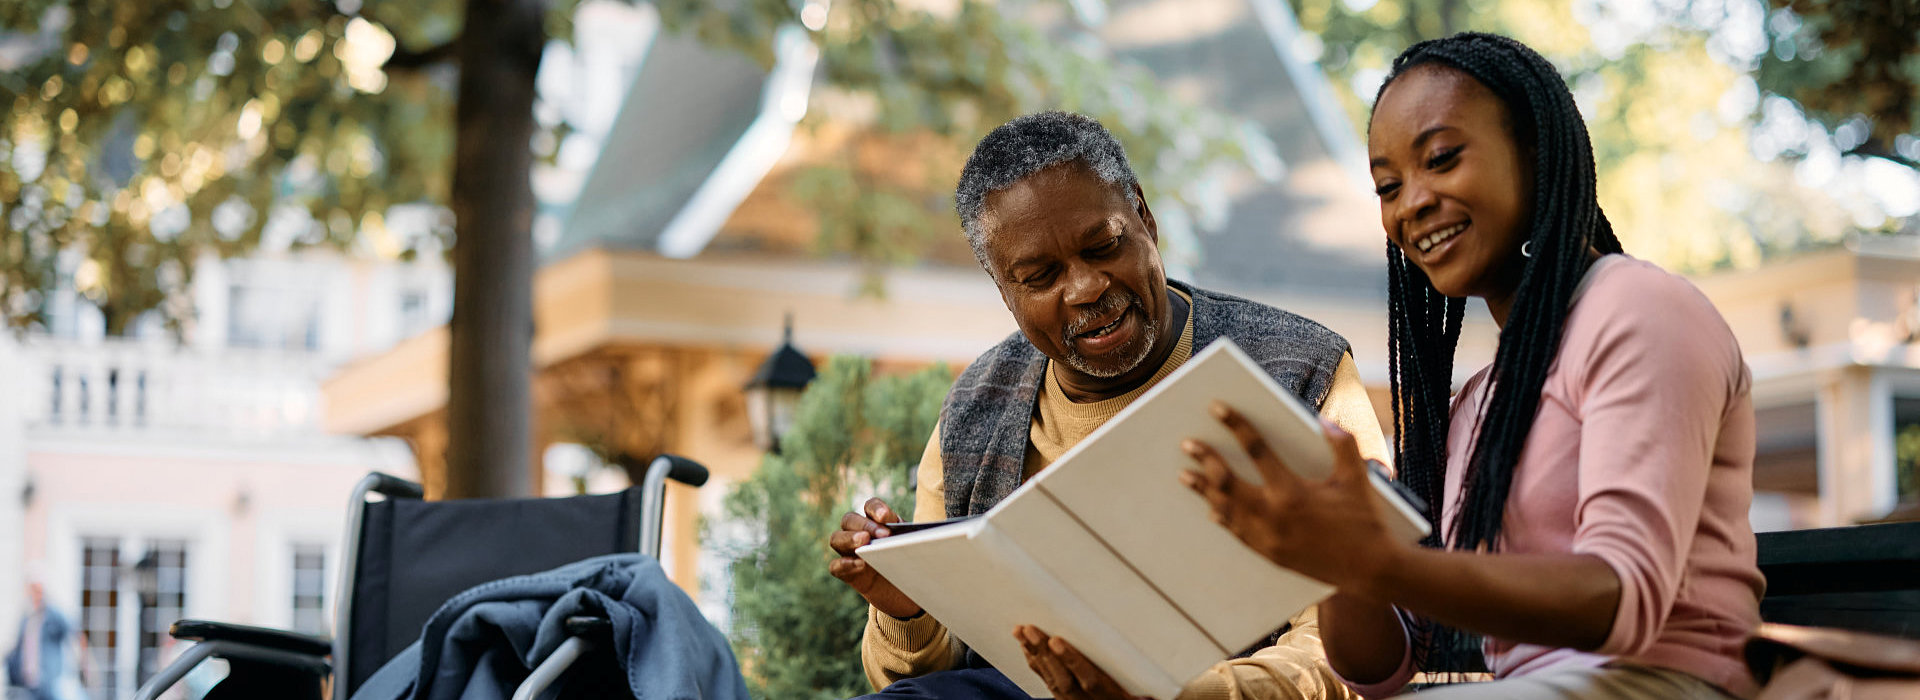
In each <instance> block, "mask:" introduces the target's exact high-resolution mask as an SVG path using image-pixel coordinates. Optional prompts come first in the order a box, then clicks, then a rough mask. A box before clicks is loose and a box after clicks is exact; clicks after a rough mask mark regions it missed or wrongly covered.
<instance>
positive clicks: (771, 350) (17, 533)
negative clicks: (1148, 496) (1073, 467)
mask: <svg viewBox="0 0 1920 700" xmlns="http://www.w3.org/2000/svg"><path fill="white" fill-rule="evenodd" d="M1462 30H1481V31H1495V32H1501V33H1506V34H1509V35H1512V36H1514V37H1517V38H1519V39H1521V40H1522V41H1525V42H1527V43H1528V44H1530V45H1532V46H1534V47H1536V48H1538V49H1539V50H1540V51H1541V52H1542V53H1544V54H1545V55H1547V56H1548V57H1549V58H1550V59H1552V60H1553V61H1554V63H1555V64H1556V65H1557V66H1558V67H1559V68H1560V69H1561V71H1562V73H1563V74H1564V75H1565V76H1566V78H1567V81H1568V83H1569V85H1570V86H1571V87H1572V89H1573V91H1574V93H1575V96H1576V99H1577V101H1578V103H1579V105H1580V108H1581V110H1582V112H1583V114H1584V115H1585V116H1586V119H1587V123H1588V127H1589V129H1590V131H1591V133H1592V136H1593V143H1594V149H1595V156H1596V158H1597V160H1598V165H1599V182H1600V197H1601V202H1602V205H1603V206H1604V207H1605V209H1606V211H1607V212H1608V215H1609V217H1610V219H1611V220H1612V221H1613V223H1614V228H1615V230H1616V231H1617V232H1618V233H1619V235H1620V237H1621V239H1622V241H1623V243H1624V244H1625V246H1626V249H1627V251H1628V252H1629V253H1632V254H1634V255H1636V256H1638V257H1641V258H1645V259H1648V260H1652V261H1654V262H1656V263H1659V264H1661V265H1663V266H1666V267H1667V268H1668V269H1671V270H1675V271H1678V272H1682V273H1684V274H1687V275H1689V276H1690V277H1692V279H1693V280H1694V281H1695V283H1696V284H1697V285H1699V286H1700V288H1701V289H1702V290H1703V291H1705V292H1706V293H1707V295H1708V296H1709V298H1711V299H1712V300H1713V302H1714V303H1715V304H1716V305H1717V306H1718V307H1719V308H1720V310H1721V313H1722V314H1723V315H1725V316H1726V317H1727V319H1728V321H1729V323H1731V324H1732V326H1733V328H1734V330H1735V332H1736V334H1737V335H1738V336H1739V338H1740V341H1741V343H1742V346H1743V348H1744V350H1745V352H1746V354H1747V359H1748V362H1749V364H1750V366H1751V368H1752V370H1753V374H1754V379H1755V385H1754V387H1755V388H1754V397H1755V404H1756V408H1757V411H1758V416H1759V424H1760V434H1759V438H1758V439H1759V444H1758V448H1759V454H1760V457H1759V462H1758V464H1757V466H1756V474H1755V479H1756V483H1755V487H1756V490H1757V495H1756V499H1755V504H1754V508H1753V512H1752V517H1753V522H1754V525H1755V527H1756V528H1757V529H1762V530H1774V529H1786V528H1804V527H1818V526H1829V525H1840V524H1850V523H1855V522H1862V521H1868V520H1878V519H1884V518H1905V517H1913V513H1914V506H1913V504H1914V502H1915V499H1916V489H1917V488H1920V487H1917V486H1916V480H1915V479H1914V474H1915V471H1916V469H1920V466H1916V465H1920V224H1917V223H1916V222H1920V219H1916V215H1920V139H1916V136H1915V133H1914V132H1915V129H1916V123H1915V115H1916V109H1920V104H1917V103H1916V82H1917V81H1920V69H1916V68H1915V64H1913V62H1912V61H1910V60H1909V56H1910V55H1911V54H1912V53H1913V52H1914V50H1915V47H1916V43H1920V3H1916V2H1913V1H1912V0H1791V1H1789V0H1418V1H1416V0H1008V1H1005V2H984V1H982V0H832V1H829V0H800V1H797V2H796V1H793V0H712V1H702V0H656V1H655V2H615V1H611V0H587V1H584V2H582V1H579V0H392V1H388V2H365V1H364V0H258V1H251V2H250V1H248V0H150V1H144V2H110V1H105V0H8V1H7V2H5V3H0V104H5V105H6V109H5V111H3V112H0V317H4V319H5V321H6V326H7V327H8V328H9V329H10V332H7V333H4V334H0V630H5V631H6V635H5V637H6V638H5V639H4V640H0V645H7V646H10V645H11V644H12V643H13V638H12V633H13V630H15V629H17V620H19V619H20V615H22V614H23V612H24V610H25V604H26V595H25V592H24V590H25V588H26V586H27V582H28V581H29V580H36V581H41V582H43V583H44V585H45V589H46V591H47V597H48V600H49V603H50V604H52V605H54V606H55V607H58V608H60V609H62V610H65V611H67V612H68V614H69V615H70V616H72V617H74V618H75V619H77V620H78V622H79V626H80V628H81V629H82V630H83V631H84V632H86V650H85V654H84V656H85V663H84V664H83V666H84V669H83V673H82V674H81V676H80V677H81V679H82V681H83V683H84V685H85V687H86V688H87V690H88V692H89V693H90V694H91V696H92V697H97V698H115V697H126V696H130V695H131V693H132V690H133V689H134V688H135V687H136V686H137V685H138V683H139V682H140V681H141V680H142V679H144V678H145V677H146V676H148V675H150V674H151V673H153V672H154V670H155V669H157V668H158V667H159V666H158V665H157V664H159V663H161V662H162V661H164V660H165V659H166V658H168V657H170V656H171V655H173V654H177V653H178V646H177V645H174V644H173V643H172V642H171V641H170V640H168V639H166V636H165V634H164V630H165V629H166V626H167V624H169V623H170V622H171V621H172V620H174V619H177V618H179V617H181V616H189V617H204V618H213V619H222V620H229V621H236V622H245V623H253V624H264V625H272V626H282V627H293V628H297V629H301V630H305V631H310V632H315V633H323V634H324V633H326V631H327V628H328V620H329V617H328V611H329V610H330V608H331V606H332V605H333V604H334V602H335V590H334V585H335V584H334V578H335V576H336V574H337V569H338V563H339V559H340V557H341V556H342V552H341V550H340V540H341V537H340V533H341V530H342V518H343V516H344V500H345V498H346V495H347V493H348V490H349V488H350V486H351V484H352V483H353V482H354V481H355V480H357V479H358V478H359V476H361V475H362V474H364V473H365V472H366V471H369V470H381V471H387V472H391V473H395V474H400V475H403V476H407V477H409V478H415V479H419V480H421V481H422V482H423V483H424V484H426V486H427V488H428V491H429V494H430V495H431V496H434V497H441V496H474V495H539V494H544V495H562V494H569V493H580V492H604V491H610V490H617V489H620V488H625V487H626V486H627V485H628V484H629V483H630V482H631V480H632V477H631V476H630V474H631V473H632V472H633V470H635V469H638V468H639V467H640V466H641V465H644V464H645V463H646V462H647V461H648V460H649V459H650V458H651V457H652V456H653V455H656V454H659V453H662V452H674V453H678V454H683V455H687V456H689V457H692V458H694V459H697V460H699V461H702V462H703V463H706V464H707V465H708V466H709V467H711V468H712V469H713V470H714V472H715V473H716V475H717V478H716V480H715V481H714V482H713V483H711V484H709V485H708V486H707V487H705V488H703V489H699V490H693V489H684V488H678V487H676V488H675V489H673V490H672V491H671V492H670V495H669V506H670V507H669V518H668V523H667V540H668V544H667V548H666V552H665V554H664V555H663V557H662V558H663V561H664V563H665V564H666V566H667V570H668V571H669V573H670V574H671V575H672V576H673V577H674V579H675V581H676V582H678V583H679V584H680V585H681V586H682V587H683V588H685V589H686V590H687V591H688V592H689V593H690V594H692V595H694V596H695V598H696V599H697V600H698V601H699V602H700V604H701V606H702V609H703V610H704V611H706V612H707V614H708V616H709V617H710V619H712V620H713V621H714V622H715V623H716V624H719V625H722V626H723V628H725V629H727V630H728V631H729V632H730V633H731V634H732V635H733V636H734V639H735V642H736V649H737V651H738V652H739V653H740V655H741V658H742V660H743V663H744V664H745V667H746V669H747V671H748V673H749V676H750V677H751V678H752V679H753V680H754V682H755V683H756V684H757V686H756V687H758V688H759V692H760V693H761V694H762V695H763V696H766V697H781V698H788V697H844V696H846V695H847V694H850V693H852V692H854V691H857V690H859V688H860V687H861V685H862V684H863V683H864V681H863V680H862V679H861V678H860V676H859V672H858V663H857V653H856V651H855V646H854V643H855V642H856V641H857V638H858V635H859V631H858V625H859V621H860V619H861V615H862V613H861V608H860V607H859V605H858V599H857V598H855V597H853V596H852V594H851V593H849V592H847V591H845V590H844V589H843V588H842V587H838V584H837V583H835V582H833V581H831V580H830V579H829V578H827V577H826V574H825V569H824V561H825V549H824V547H823V546H821V544H820V542H821V541H822V539H821V538H822V536H823V533H824V532H825V529H824V528H828V527H830V525H831V522H830V521H831V520H833V516H834V514H836V513H838V512H839V511H840V510H843V509H844V508H845V507H846V505H847V504H848V503H850V502H852V501H855V500H857V499H864V498H865V497H866V496H869V495H873V494H876V493H882V494H891V495H893V496H894V497H896V498H898V497H899V496H900V495H902V494H904V493H906V492H907V488H908V473H909V472H910V471H911V469H910V468H911V466H912V465H913V464H914V463H915V462H916V461H917V459H918V457H919V448H920V447H921V446H922V445H923V444H924V440H925V436H926V432H927V431H928V430H929V429H930V427H931V423H932V420H933V417H934V415H935V414H936V412H937V410H938V405H939V400H940V397H941V396H942V395H943V393H944V390H945V387H946V383H947V382H948V381H950V378H951V376H952V372H953V371H954V370H956V369H958V368H959V367H961V366H964V365H965V364H966V363H967V362H968V361H970V360H971V359H972V358H973V356H974V355H975V354H977V353H978V352H980V351H981V350H983V349H985V348H986V347H988V346H989V345H990V344H991V343H993V342H995V341H996V340H998V339H999V338H1001V337H1003V336H1004V335H1005V334H1006V333H1008V332H1010V331H1012V330H1013V324H1012V322H1011V319H1010V318H1009V317H1008V316H1007V313H1006V311H1005V309H1004V308H1003V307H1002V306H1001V303H1000V300H999V298H998V296H997V294H996V293H995V291H994V289H993V286H992V284H991V283H990V281H989V280H988V279H987V278H986V277H985V275H984V274H982V273H981V272H980V270H979V268H978V267H977V265H976V264H975V263H974V261H973V259H972V256H971V254H970V253H969V252H968V251H967V248H966V246H965V244H964V241H962V239H961V237H960V234H959V231H958V225H957V221H956V220H955V218H954V215H953V212H952V207H951V188H952V185H953V183H954V180H955V179H956V177H957V174H958V172H959V168H960V165H961V163H963V162H964V159H965V156H966V154H967V153H968V150H969V149H970V148H971V146H972V144H973V143H974V142H975V141H976V140H977V139H978V138H979V137H980V136H981V135H983V134H984V133H985V132H986V131H987V130H989V129H991V128H992V127H993V126H996V125H998V124H999V123H1001V122H1003V121H1004V120H1006V119H1008V118H1010V117H1012V116H1015V115H1018V114H1021V113H1026V112H1031V111H1037V110H1042V109H1068V110H1075V111H1079V112H1083V113H1086V114H1088V115H1091V116H1093V117H1095V118H1097V119H1100V120H1101V121H1102V122H1104V123H1105V124H1107V125H1108V126H1109V128H1111V129H1112V130H1113V131H1114V132H1115V133H1116V134H1117V135H1119V137H1120V138H1121V140H1122V141H1123V142H1124V143H1125V145H1126V147H1127V149H1128V153H1129V155H1130V157H1131V158H1132V160H1133V164H1134V167H1135V169H1136V170H1137V171H1139V173H1140V174H1141V176H1142V178H1143V180H1144V182H1143V186H1144V189H1145V191H1146V193H1147V195H1148V197H1149V201H1150V203H1151V205H1152V206H1153V208H1154V210H1155V212H1156V214H1157V216H1158V220H1159V222H1160V224H1161V227H1162V229H1161V234H1162V245H1163V253H1164V256H1165V259H1166V261H1167V264H1168V267H1169V273H1170V274H1171V275H1173V276H1175V277H1177V278H1181V279H1186V280H1190V281H1192V282H1194V283H1197V284H1200V285H1203V286H1207V287H1211V288H1216V289H1221V290H1225V291H1229V292H1233V293H1237V294H1242V295H1246V296H1249V297H1252V298H1255V299H1259V300H1262V301H1266V302H1269V303H1273V304H1276V305H1279V306H1282V307H1285V308H1288V309H1290V310H1293V311H1295V312H1298V313H1302V314H1304V315H1307V316H1309V317H1311V318H1314V319H1316V320H1319V321H1321V322H1323V323H1325V324H1327V325H1328V326H1330V327H1332V328H1334V329H1335V330H1337V331H1339V332H1341V333H1342V334H1344V335H1346V336H1347V337H1348V338H1349V340H1351V341H1352V343H1353V345H1354V348H1355V354H1356V358H1357V360H1358V361H1359V365H1360V367H1361V373H1362V376H1363V378H1364V379H1365V380H1366V382H1367V384H1368V385H1369V387H1371V388H1372V390H1373V392H1374V398H1375V403H1376V405H1377V406H1378V407H1379V411H1380V414H1381V418H1382V421H1383V424H1385V425H1387V426H1388V427H1389V429H1391V420H1390V415H1389V414H1388V413H1387V408H1386V406H1387V404H1386V402H1385V387H1386V383H1387V375H1386V352H1385V337H1386V316H1385V293H1384V289H1385V274H1384V266H1383V264H1382V261H1383V259H1384V257H1383V249H1384V245H1385V244H1384V240H1383V237H1382V235H1381V233H1380V229H1379V224H1378V209H1377V206H1376V204H1375V202H1374V201H1373V199H1372V196H1371V192H1370V183H1369V181H1368V178H1367V174H1366V171H1365V157H1364V153H1365V134H1364V126H1365V123H1366V118H1367V111H1368V106H1369V103H1370V101H1371V99H1372V98H1373V95H1374V92H1375V91H1376V89H1377V87H1378V85H1379V83H1380V81H1381V79H1382V78H1383V76H1384V75H1385V72H1386V68H1387V66H1388V63H1389V62H1390V61H1391V59H1392V57H1393V56H1394V55H1395V54H1397V53H1398V52H1399V51H1401V50H1402V49H1404V48H1405V47H1406V46H1408V45H1409V44H1411V43H1413V42H1415V41H1418V40H1420V39H1423V38H1431V37H1437V36H1444V35H1447V34H1450V33H1452V32H1456V31H1462ZM1472 313H1473V314H1474V315H1472V316H1471V317H1470V320H1469V331H1468V337H1467V338H1466V339H1465V340H1464V341H1463V344H1462V349H1461V359H1460V363H1459V367H1458V368H1457V369H1458V371H1459V373H1460V375H1461V376H1462V377H1464V376H1466V374H1468V373H1470V372H1471V371H1472V370H1473V369H1475V368H1477V367H1478V366H1479V365H1480V364H1481V363H1484V362H1486V361H1488V360H1489V359H1490V357H1491V348H1492V342H1493V329H1492V325H1491V323H1490V322H1489V321H1488V320H1487V319H1486V317H1485V315H1484V313H1483V311H1481V310H1480V309H1478V308H1476V309H1475V310H1474V311H1473V312H1472ZM1676 342H1684V339H1676ZM782 349H785V350H786V351H788V352H787V353H785V354H782V353H780V352H778V351H780V350H782ZM794 357H798V359H799V362H800V365H804V366H805V370H804V371H801V370H799V369H797V368H796V367H794V366H793V365H792V363H791V361H792V359H793V358H794ZM830 357H831V358H832V359H829V358H830ZM475 358H482V359H480V360H476V359H475ZM781 358H785V361H786V362H787V364H786V365H782V364H781V361H782V359H781ZM489 363H494V364H489ZM781 367H785V368H786V370H792V371H774V370H778V369H780V368H781ZM501 368H504V369H501ZM815 371H817V372H818V376H817V377H814V376H813V374H814V372H815ZM803 390H804V391H805V393H804V395H803V394H802V391H803ZM450 408H451V409H452V410H450ZM501 426H504V427H501ZM145 572H157V575H155V576H146V575H143V574H144V573H145ZM191 690H192V689H191V688H189V689H188V692H187V694H188V695H192V692H191Z"/></svg>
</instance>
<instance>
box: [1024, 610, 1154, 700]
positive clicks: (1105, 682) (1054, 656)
mask: <svg viewBox="0 0 1920 700" xmlns="http://www.w3.org/2000/svg"><path fill="white" fill-rule="evenodd" d="M1013 638H1014V639H1017V640H1019V641H1020V648H1021V650H1023V651H1025V652H1026V653H1027V668H1031V669H1033V672H1034V673H1037V674H1039V675H1040V680H1042V681H1046V683H1047V690H1049V691H1051V692H1052V693H1053V697H1054V700H1152V698H1143V697H1140V696H1136V695H1134V694H1133V693H1129V692H1127V691H1126V690H1125V689H1123V688H1121V687H1120V683H1119V681H1115V680H1114V679H1113V676H1109V675H1107V672H1106V671H1103V670H1101V669H1100V667H1099V666H1097V665H1095V664H1094V663H1093V662H1092V661H1090V660H1088V659H1087V657H1086V656H1084V655H1082V654H1081V653H1080V650H1079V649H1075V648H1073V645H1072V644H1068V643H1067V640H1065V639H1061V638H1059V637H1049V636H1047V633H1046V632H1044V631H1042V630H1041V629H1040V628H1038V627H1035V626H1033V625H1020V626H1019V627H1015V628H1013Z"/></svg>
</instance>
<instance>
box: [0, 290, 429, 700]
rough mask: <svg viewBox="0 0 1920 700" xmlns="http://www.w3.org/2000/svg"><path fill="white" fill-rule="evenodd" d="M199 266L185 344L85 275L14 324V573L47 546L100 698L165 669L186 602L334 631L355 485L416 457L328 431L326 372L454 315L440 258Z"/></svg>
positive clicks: (123, 692) (9, 376)
mask: <svg viewBox="0 0 1920 700" xmlns="http://www.w3.org/2000/svg"><path fill="white" fill-rule="evenodd" d="M200 272H201V274H200V275H198V276H197V277H196V280H195V286H194V302H195V307H196V308H197V309H198V310H199V313H198V316H197V319H196V320H197V323H196V325H195V328H194V329H193V332H191V333H188V334H187V335H186V337H185V339H184V340H185V342H184V343H175V342H174V339H173V338H172V337H171V336H169V335H167V334H165V333H163V332H161V329H158V328H154V327H145V328H140V329H137V330H136V331H135V332H134V333H131V334H129V335H126V336H120V337H106V336H104V335H103V334H102V328H101V324H100V319H99V312H98V311H97V310H94V309H92V308H90V307H89V306H88V305H86V304H84V303H81V302H79V301H78V299H77V295H75V294H74V293H73V292H72V290H59V291H57V292H56V294H58V295H60V296H59V297H57V301H56V307H55V308H56V311H55V312H54V313H53V314H52V315H51V323H50V324H49V330H48V332H46V333H42V334H32V335H28V336H25V337H23V338H18V339H16V338H14V337H11V336H0V346H3V347H0V357H4V358H5V367H6V370H5V373H4V374H5V381H6V383H7V386H6V390H5V391H4V392H0V396H4V397H5V403H6V407H5V410H4V411H0V418H5V419H6V421H7V425H5V426H4V427H0V435H4V436H6V438H7V439H4V440H0V468H5V469H7V470H8V472H9V473H8V474H6V477H5V478H4V479H3V480H4V482H5V483H7V484H11V485H13V486H14V488H10V489H8V493H10V494H16V495H17V500H15V499H14V498H9V499H8V501H9V505H14V504H17V505H18V508H19V510H18V511H17V512H15V513H12V514H9V515H10V516H11V517H9V520H10V523H11V524H10V525H9V527H8V530H9V531H11V532H17V533H19V534H18V536H16V537H12V538H9V539H12V540H14V541H13V542H10V543H9V544H10V545H12V546H14V547H16V548H17V549H15V550H14V552H13V553H12V554H13V556H11V557H9V564H8V565H7V566H6V567H5V568H6V570H7V571H8V572H9V575H8V578H10V579H15V580H13V581H9V582H8V583H9V584H10V585H9V588H10V589H11V590H19V589H18V586H19V583H20V582H19V581H18V580H17V579H18V576H19V575H20V574H19V573H15V572H20V571H22V568H21V567H19V566H16V564H19V563H24V562H33V563H35V565H36V567H37V568H38V569H40V575H41V576H42V577H43V578H44V583H45V585H46V590H47V592H48V599H49V600H50V602H51V604H52V605H55V606H57V607H58V608H60V609H62V610H64V611H67V612H68V613H69V614H77V619H76V624H77V626H78V627H79V629H80V630H81V631H82V632H84V633H85V634H86V638H87V642H88V647H87V649H88V659H87V662H86V667H87V668H88V669H89V671H90V673H88V674H87V680H88V681H89V684H88V685H89V687H90V688H91V689H93V690H95V691H96V692H97V694H99V695H101V696H103V697H121V696H127V695H130V694H131V693H132V691H133V689H134V688H135V687H136V686H137V685H138V679H140V678H144V677H145V676H147V675H150V674H151V673H153V672H154V671H156V670H157V669H158V668H160V665H159V663H158V662H159V660H160V659H161V657H162V656H163V655H165V654H167V653H170V652H171V650H170V649H167V648H166V647H168V646H169V645H170V644H171V639H170V638H169V637H167V635H166V630H167V626H168V625H170V624H172V622H173V620H175V619H178V618H180V617H200V618H212V619H223V620H234V621H239V622H248V623H251V624H260V625H270V626H277V627H288V628H292V629H298V630H301V631H306V632H309V633H314V634H324V633H326V630H327V629H328V627H329V618H328V617H327V614H326V611H327V610H328V607H327V606H328V604H329V602H330V600H331V598H330V595H331V593H330V590H331V589H332V587H333V583H332V580H333V575H334V572H335V570H336V567H337V566H338V563H339V556H340V540H341V535H342V532H343V522H344V517H345V513H346V510H345V505H346V494H347V493H348V491H349V490H350V489H351V488H352V486H353V484H354V482H356V481H358V480H359V479H360V477H361V476H363V475H365V474H366V472H368V471H371V470H380V471H385V472H389V473H394V474H400V475H408V476H410V475H412V474H414V473H415V469H414V466H413V462H412V460H411V458H410V456H409V455H408V454H407V452H406V448H405V446H404V445H401V444H398V443H397V442H394V441H370V440H365V439H360V438H358V437H355V436H342V435H336V434H331V433H328V432H326V431H325V430H323V428H322V423H321V419H322V411H321V400H322V397H321V392H320V385H321V381H322V379H324V378H325V377H326V376H328V375H329V374H331V373H332V372H334V371H335V370H336V369H338V368H339V367H340V366H341V365H342V364H343V363H345V362H346V361H347V360H349V359H350V358H353V357H355V356H358V355H360V354H362V353H365V352H368V351H370V350H372V349H377V348H383V347H386V346H388V345H391V344H392V343H393V342H394V341H396V340H397V339H398V338H400V337H404V336H406V335H410V334H415V333H418V332H421V331H422V330H424V329H426V328H428V327H431V326H432V325H434V322H435V321H436V320H437V319H438V318H441V317H444V315H445V309H446V307H447V304H448V303H449V302H450V299H449V298H448V290H447V286H446V274H447V271H446V269H445V267H444V266H442V265H438V264H415V265H396V264H372V263H365V262H355V261H353V260H350V259H347V258H344V257H342V256H339V255H326V254H311V255H301V256H285V257H278V258H269V257H260V258H252V259H236V260H230V261H226V262H220V261H215V260H209V261H207V263H206V264H205V265H204V266H203V267H202V268H201V271H200ZM14 525H17V526H18V527H19V529H18V530H14V529H13V526H14ZM17 600H19V598H18V597H14V598H10V599H9V600H8V601H7V603H8V604H9V609H8V610H9V612H10V613H12V614H17V613H18V608H17V607H13V606H17V605H18V602H17ZM9 619H13V618H11V616H10V617H9ZM8 628H9V629H13V626H12V625H9V627H8ZM9 634H11V633H9ZM7 643H8V644H11V643H12V641H11V639H10V638H9V641H8V642H7Z"/></svg>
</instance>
